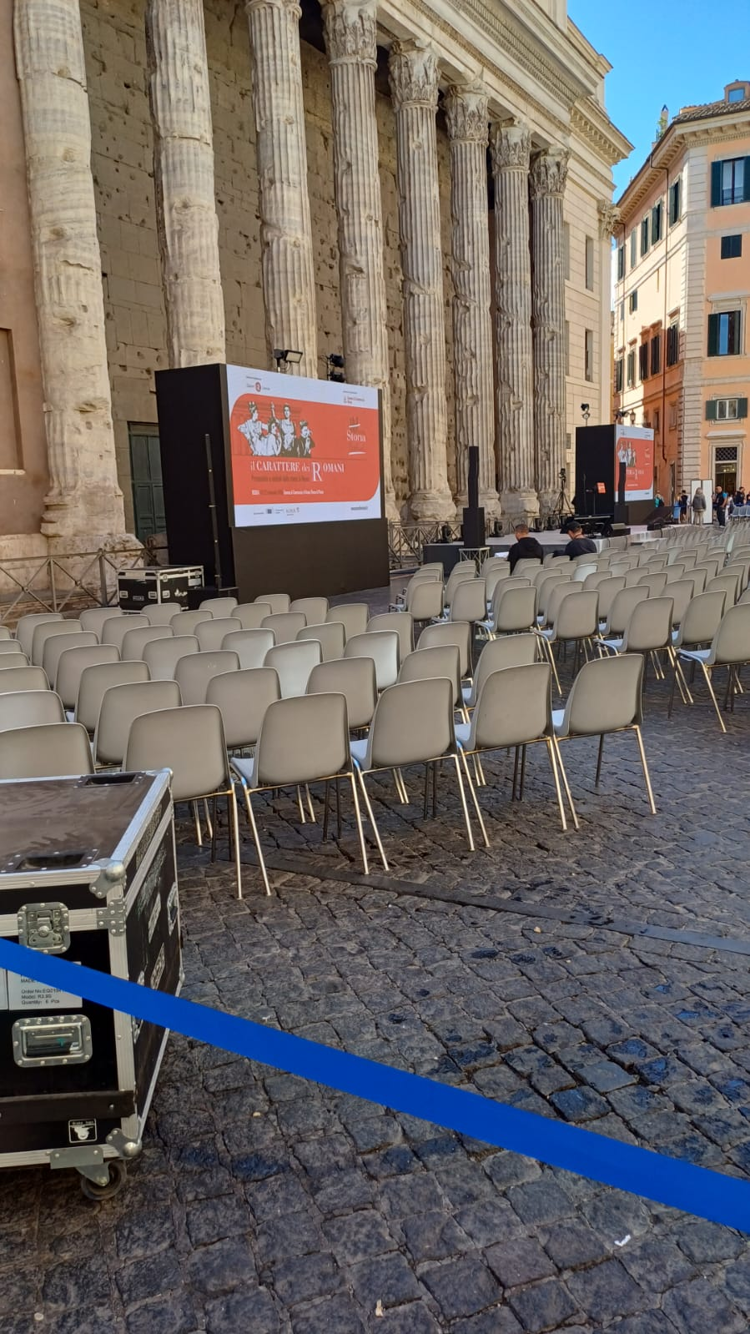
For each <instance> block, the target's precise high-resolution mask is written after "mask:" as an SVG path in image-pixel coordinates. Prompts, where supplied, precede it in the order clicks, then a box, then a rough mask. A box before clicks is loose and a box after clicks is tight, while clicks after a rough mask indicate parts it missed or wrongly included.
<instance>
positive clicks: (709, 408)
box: [706, 398, 716, 422]
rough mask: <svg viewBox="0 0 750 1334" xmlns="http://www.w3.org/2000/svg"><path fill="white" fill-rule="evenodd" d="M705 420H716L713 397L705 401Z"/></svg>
mask: <svg viewBox="0 0 750 1334" xmlns="http://www.w3.org/2000/svg"><path fill="white" fill-rule="evenodd" d="M706 421H707V422H715V421H716V399H715V398H709V400H708V402H707V403H706Z"/></svg>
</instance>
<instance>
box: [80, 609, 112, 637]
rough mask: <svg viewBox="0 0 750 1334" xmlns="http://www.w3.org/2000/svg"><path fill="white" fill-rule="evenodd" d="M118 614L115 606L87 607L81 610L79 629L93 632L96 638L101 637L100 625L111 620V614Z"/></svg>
mask: <svg viewBox="0 0 750 1334" xmlns="http://www.w3.org/2000/svg"><path fill="white" fill-rule="evenodd" d="M118 615H119V609H118V608H117V607H87V608H86V610H85V611H82V612H81V616H80V621H81V629H82V630H83V631H85V632H86V633H87V634H88V633H92V634H95V635H96V637H97V639H100V638H101V633H102V627H103V626H104V625H106V623H107V621H111V620H112V617H113V616H118Z"/></svg>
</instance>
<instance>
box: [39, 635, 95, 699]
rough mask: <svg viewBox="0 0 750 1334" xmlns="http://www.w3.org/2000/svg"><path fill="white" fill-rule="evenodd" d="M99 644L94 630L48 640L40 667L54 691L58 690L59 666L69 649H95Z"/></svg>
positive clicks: (56, 636)
mask: <svg viewBox="0 0 750 1334" xmlns="http://www.w3.org/2000/svg"><path fill="white" fill-rule="evenodd" d="M98 644H99V640H98V639H97V637H96V635H95V634H94V632H93V630H88V631H84V630H79V632H78V634H72V635H54V636H53V637H52V638H51V639H48V640H47V642H46V644H45V645H44V651H43V653H42V661H41V663H39V666H40V667H43V668H44V670H45V672H46V673H47V680H48V681H49V683H50V685H51V687H52V689H53V690H55V689H56V688H57V687H56V681H57V665H58V663H59V661H60V658H61V657H62V655H63V653H65V652H66V650H67V649H70V648H93V647H94V646H96V645H98Z"/></svg>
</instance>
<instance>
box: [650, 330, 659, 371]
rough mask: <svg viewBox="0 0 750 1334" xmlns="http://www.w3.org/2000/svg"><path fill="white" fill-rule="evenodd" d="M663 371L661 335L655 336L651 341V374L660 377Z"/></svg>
mask: <svg viewBox="0 0 750 1334" xmlns="http://www.w3.org/2000/svg"><path fill="white" fill-rule="evenodd" d="M660 370H661V334H654V336H653V338H652V339H651V374H652V375H658V374H659V371H660Z"/></svg>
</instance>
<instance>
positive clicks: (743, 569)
mask: <svg viewBox="0 0 750 1334" xmlns="http://www.w3.org/2000/svg"><path fill="white" fill-rule="evenodd" d="M721 573H722V574H739V575H740V592H741V593H742V592H744V590H745V589H746V588H747V583H748V577H750V557H749V556H743V555H742V553H741V552H740V553H738V554H733V555H732V556H731V558H730V559H729V561H728V562H727V564H726V565H725V566H724V569H723V570H722V571H721Z"/></svg>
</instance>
